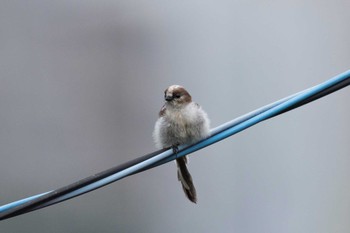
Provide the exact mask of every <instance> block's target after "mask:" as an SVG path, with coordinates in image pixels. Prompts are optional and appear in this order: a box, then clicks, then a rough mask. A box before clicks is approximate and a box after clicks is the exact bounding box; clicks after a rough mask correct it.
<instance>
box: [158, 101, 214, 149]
mask: <svg viewBox="0 0 350 233" xmlns="http://www.w3.org/2000/svg"><path fill="white" fill-rule="evenodd" d="M209 123H210V122H209V118H208V116H207V114H206V113H205V112H204V111H203V110H202V108H201V107H200V106H198V105H197V104H196V103H194V102H191V103H189V104H187V105H186V106H184V107H183V108H171V107H167V109H166V111H165V113H164V115H163V116H161V117H160V118H159V119H158V120H157V122H156V125H155V129H154V133H153V137H154V140H155V143H156V146H157V147H158V148H165V147H170V146H172V145H175V144H191V143H194V142H196V141H199V140H201V139H203V138H206V137H208V136H209V131H210V128H209Z"/></svg>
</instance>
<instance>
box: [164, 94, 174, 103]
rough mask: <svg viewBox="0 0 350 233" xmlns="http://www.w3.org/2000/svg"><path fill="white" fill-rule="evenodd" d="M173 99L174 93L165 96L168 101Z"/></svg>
mask: <svg viewBox="0 0 350 233" xmlns="http://www.w3.org/2000/svg"><path fill="white" fill-rule="evenodd" d="M173 99H174V97H173V96H172V95H166V96H165V100H166V101H167V102H169V101H172V100H173Z"/></svg>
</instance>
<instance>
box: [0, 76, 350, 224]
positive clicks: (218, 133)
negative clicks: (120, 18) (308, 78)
mask: <svg viewBox="0 0 350 233" xmlns="http://www.w3.org/2000/svg"><path fill="white" fill-rule="evenodd" d="M348 80H350V70H349V71H346V72H344V73H342V74H339V75H337V76H335V77H334V78H332V79H330V80H328V81H326V82H324V83H321V84H319V85H316V86H314V87H312V88H309V89H307V90H304V91H302V92H299V93H296V94H294V95H291V96H289V97H286V98H283V99H281V100H279V101H276V102H274V103H272V104H269V105H266V106H264V107H262V108H259V109H257V110H255V111H253V112H250V113H248V114H245V115H243V116H241V117H239V118H236V119H234V120H232V121H229V122H227V123H225V124H223V125H221V126H219V127H216V128H215V129H213V130H212V131H211V136H210V137H209V138H207V139H205V140H202V141H200V142H198V143H196V144H194V145H190V146H180V147H179V151H178V153H177V155H174V154H173V151H172V150H171V149H170V150H167V151H164V152H161V153H159V154H157V155H155V156H153V157H151V158H148V159H146V160H144V161H142V162H139V163H137V164H135V165H132V166H130V167H127V168H126V169H124V170H121V171H119V172H117V173H115V174H112V175H110V176H107V177H104V178H102V179H100V180H98V181H95V182H93V183H89V184H87V185H85V186H83V187H81V188H78V189H76V190H73V191H71V192H68V193H65V194H64V195H60V196H58V197H56V198H53V199H51V200H48V201H45V199H43V198H45V196H48V195H51V194H52V193H53V192H55V191H50V192H46V193H42V194H38V195H35V196H32V197H28V198H25V199H22V200H19V201H15V202H12V203H9V204H6V205H3V206H0V219H6V218H8V216H10V217H12V216H16V215H19V214H23V213H27V212H30V211H33V210H37V209H40V208H43V207H46V206H49V205H53V204H56V203H59V202H62V201H65V200H68V199H70V198H73V197H76V196H79V195H82V194H84V193H86V192H90V191H92V190H95V189H97V188H100V187H102V186H105V185H107V184H109V183H112V182H115V181H117V180H120V179H122V178H124V177H127V176H130V175H132V174H135V173H138V172H140V171H143V170H146V169H149V168H152V167H155V166H159V165H161V164H164V163H167V162H169V161H171V160H174V159H176V156H177V157H182V156H185V155H187V154H190V153H193V152H195V151H197V150H200V149H202V148H204V147H207V146H209V145H211V144H213V143H216V142H219V141H221V140H223V139H225V138H227V137H230V136H232V135H234V134H236V133H238V132H240V131H242V130H245V129H247V128H249V127H251V126H253V125H255V124H257V123H259V122H261V121H264V120H266V119H269V118H271V117H274V116H276V115H278V114H280V113H283V112H284V111H286V110H290V109H293V108H294V107H295V106H296V105H298V104H300V103H302V102H303V101H305V100H307V99H308V98H311V97H312V96H314V95H317V94H320V93H322V92H323V91H325V90H327V89H328V88H330V87H332V86H334V85H337V84H339V83H341V82H343V81H348ZM346 85H349V84H348V83H347V84H346ZM342 87H345V85H344V86H342ZM342 87H341V88H342ZM293 106H294V107H293ZM39 199H43V200H44V201H43V202H42V203H39V204H37V205H34V206H32V207H31V206H30V205H29V206H28V208H26V209H25V210H24V211H23V212H21V206H25V205H28V204H31V203H32V202H35V201H36V200H39ZM16 211H18V212H16Z"/></svg>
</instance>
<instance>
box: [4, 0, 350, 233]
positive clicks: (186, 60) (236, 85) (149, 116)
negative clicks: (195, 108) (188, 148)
mask: <svg viewBox="0 0 350 233" xmlns="http://www.w3.org/2000/svg"><path fill="white" fill-rule="evenodd" d="M349 7H350V4H349V1H346V0H339V1H295V0H293V1H283V2H275V1H249V2H247V1H223V0H219V1H193V0H190V1H160V0H158V1H130V0H129V1H104V0H101V1H62V0H60V1H58V0H52V1H2V2H1V3H0V35H1V36H0V51H1V52H0V68H1V69H0V70H1V73H0V129H1V130H0V159H1V163H0V177H1V179H0V187H1V188H0V197H1V199H0V204H6V203H8V202H11V201H15V200H18V199H21V198H24V197H27V196H31V195H34V194H38V193H42V192H45V191H49V190H52V189H56V188H59V187H62V186H64V185H67V184H70V183H72V182H75V181H77V180H79V179H82V178H84V177H86V176H89V175H92V174H95V173H97V172H100V171H102V170H105V169H108V168H110V167H113V166H115V165H118V164H120V163H122V162H125V161H128V160H130V159H133V158H136V157H138V156H141V155H143V154H146V153H149V152H152V151H154V150H155V147H154V144H153V140H152V137H151V135H152V131H153V126H154V123H155V121H156V119H157V114H158V111H159V109H160V107H161V106H162V102H163V99H162V98H163V91H164V89H165V88H166V87H167V86H169V85H171V84H180V85H183V86H185V87H186V88H187V89H188V90H189V92H190V93H191V94H192V96H193V99H194V100H195V101H196V102H198V103H200V104H201V105H202V106H203V108H204V109H205V110H206V111H207V113H208V114H209V116H210V118H211V122H212V127H215V126H218V125H220V124H222V123H224V122H226V121H228V120H231V119H233V118H235V117H237V116H239V115H241V114H244V113H246V112H248V111H251V110H254V109H255V108H258V107H260V106H262V105H265V104H268V103H270V102H272V101H275V100H277V99H280V98H282V97H285V96H288V95H290V94H293V93H295V92H298V91H301V90H303V89H306V88H308V87H311V86H313V85H316V84H318V83H320V82H323V81H325V80H327V79H329V78H331V77H333V76H334V75H336V74H338V73H341V72H343V71H345V70H347V69H349V68H350V66H349V64H350V63H349V62H350V44H349V41H350V32H349V22H350V15H349V13H348V9H349ZM349 98H350V91H349V90H348V89H344V90H341V91H339V92H337V93H335V94H333V95H331V96H328V97H326V98H324V99H321V100H318V101H317V102H315V103H312V104H310V105H307V106H305V107H302V108H300V109H298V110H295V111H293V112H290V113H287V114H284V115H282V116H279V117H277V118H275V119H271V120H269V121H267V122H264V123H262V124H259V125H257V126H255V127H253V128H251V129H249V130H247V131H244V132H242V133H240V134H238V135H236V136H234V137H231V138H229V139H227V140H225V141H223V142H220V143H218V144H216V145H214V146H211V147H209V148H206V149H204V150H201V151H199V152H196V153H194V154H193V155H192V156H191V163H190V165H189V166H190V170H191V173H192V176H193V179H194V183H195V185H196V188H197V192H198V199H199V200H198V204H197V205H193V204H192V203H190V202H189V201H187V200H186V198H185V197H184V194H183V193H182V190H181V187H180V184H179V182H178V181H177V177H176V167H175V164H174V163H169V164H166V165H164V166H162V167H159V168H156V169H153V170H151V171H147V172H144V173H142V174H139V175H136V176H132V177H129V178H127V179H124V180H121V181H118V182H117V183H114V184H112V185H109V186H107V187H104V188H103V189H100V190H97V191H94V192H92V193H89V194H87V195H84V196H81V197H78V198H75V199H72V200H69V201H67V202H64V203H61V204H59V205H55V206H51V207H49V208H46V209H43V210H40V211H36V212H33V213H30V214H27V215H23V216H20V217H17V218H14V219H11V220H7V221H4V222H1V224H0V232H6V233H21V232H23V233H24V232H25V233H32V232H33V233H34V232H35V233H37V232H51V233H56V232H57V233H58V232H60V233H61V232H74V233H80V232H84V233H90V232H91V233H95V232H104V233H109V232H152V233H153V232H154V233H156V232H169V233H171V232H252V233H253V232H268V233H271V232H276V233H277V232H284V233H288V232H291V233H292V232H293V233H294V232H298V233H303V232H305V233H310V232H318V233H322V232H325V233H326V232H349V229H350V224H349V221H348V216H349V214H350V183H349V177H350V169H349V167H350V156H349V154H350V153H349V152H350V149H349V145H348V141H349V136H350V125H349V121H348V119H350V110H349V104H348V100H349Z"/></svg>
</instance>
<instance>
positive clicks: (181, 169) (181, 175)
mask: <svg viewBox="0 0 350 233" xmlns="http://www.w3.org/2000/svg"><path fill="white" fill-rule="evenodd" d="M176 164H177V178H178V179H179V181H180V182H181V184H182V189H183V190H184V192H185V195H186V196H187V198H188V199H189V200H190V201H192V202H193V203H197V193H196V188H195V187H194V184H193V181H192V176H191V174H190V172H189V171H188V169H187V157H186V156H184V157H181V158H178V159H176Z"/></svg>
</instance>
